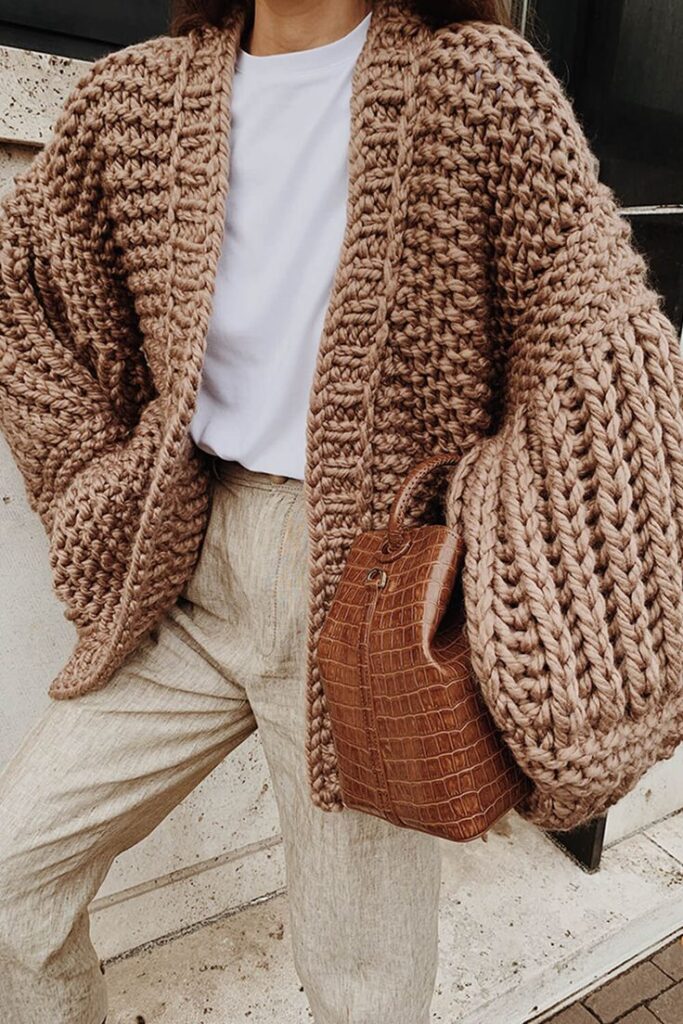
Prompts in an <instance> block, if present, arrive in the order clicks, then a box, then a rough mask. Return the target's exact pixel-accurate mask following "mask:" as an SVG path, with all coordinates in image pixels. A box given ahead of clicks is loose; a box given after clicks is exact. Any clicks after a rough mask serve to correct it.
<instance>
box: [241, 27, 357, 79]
mask: <svg viewBox="0 0 683 1024" xmlns="http://www.w3.org/2000/svg"><path fill="white" fill-rule="evenodd" d="M371 17H372V11H369V12H368V13H367V14H366V15H365V17H364V18H363V20H362V21H359V22H358V24H357V25H356V26H355V27H354V28H352V29H351V31H350V32H347V33H346V35H344V36H341V37H340V38H339V39H335V40H334V41H333V42H331V43H325V44H323V45H322V46H313V47H310V48H309V49H308V50H291V51H289V52H288V53H269V54H265V55H260V56H254V54H253V53H249V52H248V51H247V50H244V49H242V47H240V48H239V50H238V56H237V63H236V65H235V71H236V72H238V73H240V74H242V75H244V74H248V75H254V76H257V77H258V78H259V79H266V78H267V79H269V78H273V77H277V78H280V79H281V78H289V77H290V76H297V75H300V74H306V73H308V72H311V71H320V70H321V69H325V68H332V67H336V66H337V65H340V64H347V63H349V62H350V61H353V60H355V58H356V57H357V56H358V54H359V52H360V49H361V47H362V44H363V40H364V38H365V35H366V32H367V29H368V27H369V24H370V19H371Z"/></svg>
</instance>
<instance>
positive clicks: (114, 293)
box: [0, 0, 683, 828]
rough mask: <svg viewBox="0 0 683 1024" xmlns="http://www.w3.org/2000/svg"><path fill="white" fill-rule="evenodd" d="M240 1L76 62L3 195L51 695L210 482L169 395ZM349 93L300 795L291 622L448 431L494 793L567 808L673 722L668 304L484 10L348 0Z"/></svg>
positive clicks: (83, 669) (681, 462) (9, 431)
mask: <svg viewBox="0 0 683 1024" xmlns="http://www.w3.org/2000/svg"><path fill="white" fill-rule="evenodd" d="M243 19H244V13H243V10H238V11H237V12H236V13H235V14H234V15H233V16H232V17H231V20H230V22H229V23H228V24H227V25H226V26H225V27H224V28H223V29H220V30H219V29H213V28H207V29H204V30H201V31H197V32H193V33H192V34H191V35H190V36H188V37H185V38H182V39H170V38H167V37H160V38H157V39H153V40H150V41H149V42H147V43H144V44H139V45H136V46H132V47H129V48H127V49H125V50H123V51H120V52H119V53H116V54H113V55H110V56H107V57H105V58H102V59H101V60H99V61H97V62H95V64H94V65H93V66H92V67H91V68H90V69H89V70H88V72H87V73H86V75H85V77H84V78H83V79H82V80H81V82H80V83H79V85H78V86H77V87H76V89H75V90H74V91H73V93H72V95H71V97H70V98H69V101H68V103H67V105H66V108H65V110H64V113H63V115H62V116H61V118H60V119H59V122H58V124H57V125H56V128H55V133H54V137H53V139H52V140H51V141H50V143H49V144H48V146H47V147H46V148H45V149H44V150H43V151H42V152H41V154H40V155H39V156H38V157H37V159H36V160H35V161H34V163H33V164H32V166H31V167H30V168H29V169H28V171H27V172H25V173H24V174H23V175H21V177H20V178H19V179H17V184H16V188H15V190H14V191H13V193H12V194H11V195H10V196H9V197H8V198H6V199H5V201H4V203H3V207H2V217H1V218H0V273H1V287H0V412H1V419H2V426H3V429H4V431H5V433H6V436H7V439H8V441H9V443H10V445H11V447H12V450H13V453H14V456H15V458H16V460H17V463H18V465H19V467H20V469H21V471H22V473H23V476H24V479H25V481H26V488H27V493H28V496H29V500H30V502H31V505H32V507H33V508H34V509H35V510H36V511H37V512H38V514H39V515H40V516H41V518H42V520H43V523H44V525H45V528H46V530H47V531H48V534H49V537H50V558H51V565H52V569H53V573H54V579H55V587H56V591H57V593H58V594H59V596H60V597H61V598H62V599H63V600H64V601H65V602H66V606H67V612H66V614H67V615H68V616H69V617H70V618H72V619H73V621H74V623H75V625H76V628H77V630H78V643H77V645H76V648H75V650H74V653H73V655H72V656H71V658H70V659H69V661H68V662H67V664H66V665H65V666H64V668H63V669H62V671H61V672H60V673H59V675H58V676H57V678H56V679H55V680H54V681H53V682H52V685H51V687H50V693H51V695H52V696H53V697H57V698H61V697H72V696H76V695H77V694H80V693H83V692H85V691H87V690H91V689H94V688H96V687H100V686H103V685H105V684H106V682H107V681H108V680H109V679H110V677H111V675H112V673H113V671H114V670H115V668H116V667H117V666H118V665H119V664H120V663H121V661H122V660H123V659H124V658H125V656H126V654H127V653H128V652H129V651H131V650H132V649H133V648H134V647H135V646H136V644H137V642H138V641H139V639H140V637H141V636H142V635H143V633H144V632H145V631H146V630H147V629H149V628H151V626H153V625H154V623H155V622H157V621H158V620H159V618H160V617H161V616H162V615H163V614H164V612H165V610H166V609H167V608H168V607H169V606H170V605H171V603H172V602H173V601H174V600H175V598H176V597H177V595H178V593H179V592H180V590H181V588H182V585H183V583H184V581H185V580H186V579H187V577H188V575H189V574H190V573H191V572H192V569H193V567H194V565H195V564H196V558H197V554H198V551H199V547H200V544H201V539H202V536H203V532H204V529H205V527H206V522H207V517H208V508H209V503H210V497H211V495H210V483H209V480H210V478H209V476H208V474H207V472H206V466H205V465H204V460H203V458H202V457H201V455H200V454H199V453H198V451H197V450H196V449H195V448H194V446H193V444H192V442H191V440H190V438H189V435H188V425H189V422H190V419H191V416H192V412H193V410H194V403H195V399H196V393H197V389H198V385H199V380H200V374H201V367H202V361H203V355H204V344H205V337H206V328H207V325H208V319H209V315H210V311H211V299H212V290H213V281H214V275H215V270H216V264H217V259H218V253H219V249H220V242H221V233H222V225H223V214H224V208H225V197H226V192H227V184H228V166H229V165H228V159H229V127H230V117H229V109H230V90H231V81H232V71H233V67H234V59H235V55H236V48H237V46H238V45H239V40H240V34H241V29H242V25H243ZM351 114H352V133H351V135H352V141H351V146H350V152H349V157H350V164H349V173H350V177H349V199H348V223H347V230H346V236H345V240H344V244H343V248H342V253H341V258H340V262H339V266H338V269H337V275H336V278H335V283H334V287H333V293H332V297H331V300H330V304H329V309H328V311H327V317H326V321H325V326H324V328H323V332H322V337H321V339H320V350H319V356H318V365H317V369H316V375H315V380H314V385H313V390H312V394H311V403H310V409H309V419H308V435H307V466H306V480H305V486H306V497H307V510H308V523H309V531H310V553H311V557H310V564H309V566H308V572H309V580H310V607H309V622H308V691H309V724H310V729H309V745H308V757H309V763H310V777H311V786H312V794H313V797H314V799H315V800H316V802H317V803H319V804H320V806H322V807H325V808H328V809H334V808H339V807H340V806H341V798H340V793H339V786H338V780H337V774H336V762H335V753H334V745H333V742H332V737H331V734H330V728H329V719H328V715H327V709H326V706H325V698H324V694H323V691H322V687H321V683H320V677H319V673H318V668H317V664H316V643H317V637H318V634H319V630H320V627H321V625H322V622H323V620H324V617H325V613H326V610H327V608H328V607H329V602H330V600H331V597H332V595H333V594H334V590H335V587H336V584H337V582H338V580H339V576H340V574H341V570H342V568H343V564H344V559H345V555H346V552H347V551H348V548H349V545H350V543H351V541H352V540H353V537H354V536H355V535H356V533H357V532H358V530H359V529H367V528H371V527H379V526H383V525H384V524H385V522H386V517H387V514H388V510H389V506H390V504H391V500H392V498H393V496H394V493H395V491H396V489H397V487H398V486H399V484H400V482H401V481H402V479H403V478H404V476H405V474H406V472H407V470H408V468H409V467H410V466H411V465H412V464H413V463H414V462H415V461H417V460H418V459H420V458H424V457H425V456H426V455H428V454H430V453H432V452H435V451H451V450H460V449H461V450H462V451H463V452H464V456H463V459H462V461H461V463H460V464H459V465H458V467H457V468H456V470H455V472H453V473H452V475H451V477H450V480H449V481H448V482H447V483H446V482H443V489H442V490H441V491H439V498H440V499H443V509H444V511H445V514H446V518H447V520H448V522H450V523H453V524H457V525H459V526H460V528H461V529H462V530H463V532H464V536H465V542H466V559H465V577H464V594H465V602H466V612H467V621H468V631H469V636H470V642H471V646H472V656H473V663H474V668H475V672H476V674H477V676H478V678H479V680H480V682H481V685H482V689H483V693H484V696H485V699H486V701H487V703H488V705H489V707H490V709H491V712H492V714H493V716H494V718H495V720H496V722H497V723H498V725H499V727H500V728H501V730H502V732H503V735H504V737H505V739H506V741H507V742H508V743H509V744H510V746H511V749H512V750H513V753H514V754H515V756H516V758H517V760H518V761H519V763H520V765H521V767H522V768H523V769H524V770H525V771H526V772H527V774H529V776H530V777H531V778H532V779H533V781H534V783H535V787H534V791H533V794H532V797H531V798H530V800H529V802H528V803H527V804H526V805H525V806H524V807H522V808H521V811H522V813H523V814H524V816H525V817H527V818H528V819H529V820H532V821H534V822H536V823H538V824H540V825H544V826H546V827H552V828H569V827H572V826H573V825H576V824H578V823H580V822H583V821H585V820H587V819H588V818H589V817H591V816H592V815H595V814H598V813H600V812H602V811H604V809H605V808H606V807H607V806H609V805H610V804H611V803H612V802H614V801H615V800H616V799H617V798H618V797H620V796H621V795H623V794H624V793H626V792H627V791H628V790H629V789H630V788H632V786H633V785H634V783H635V782H636V781H637V779H638V778H639V777H640V776H641V775H642V774H643V773H644V771H645V770H646V769H647V768H648V767H649V766H650V765H652V764H653V763H654V762H655V761H657V760H658V759H661V758H664V757H667V756H669V755H670V754H671V753H672V752H673V749H674V747H675V746H676V745H677V743H678V742H679V741H680V738H681V728H682V719H683V697H682V687H681V660H682V655H683V652H682V650H681V644H682V643H683V639H682V638H683V629H682V628H681V627H682V625H683V621H682V620H683V578H682V566H683V550H682V547H683V545H682V540H681V530H682V528H683V403H682V395H683V361H682V360H681V357H680V355H679V351H678V340H677V338H676V333H675V330H674V328H673V325H672V324H671V323H670V322H669V320H668V319H667V318H666V316H665V314H664V312H663V309H662V302H661V299H660V297H659V296H658V294H657V293H656V291H655V290H654V289H653V287H652V284H651V282H650V281H649V278H648V268H647V266H646V264H645V262H644V260H643V258H642V256H641V255H640V253H639V252H638V251H637V250H636V248H635V246H634V244H633V240H632V237H631V230H630V227H629V225H628V223H627V222H626V221H625V220H624V219H623V218H622V217H621V216H620V214H619V212H618V210H617V206H616V202H615V197H614V195H613V193H612V192H611V191H610V189H609V188H608V187H607V186H605V185H604V184H602V183H600V182H599V181H598V179H597V176H596V172H595V166H594V159H593V155H592V153H591V151H590V148H589V145H588V142H587V140H586V138H585V136H584V134H583V132H582V129H581V127H580V125H579V123H578V121H577V118H576V116H575V113H574V111H573V108H572V106H571V103H570V101H569V98H568V97H567V95H566V94H565V92H564V90H563V87H562V86H561V84H560V83H559V82H558V81H557V79H555V77H554V76H553V74H552V73H551V71H550V69H549V67H548V65H547V63H546V62H545V60H544V59H543V58H542V57H541V56H540V55H539V54H538V53H537V52H536V51H535V50H534V49H533V47H532V46H531V45H530V44H529V43H528V42H526V41H525V40H524V39H522V38H521V37H520V36H519V35H518V34H517V33H515V32H514V31H512V30H511V29H506V28H503V27H500V26H492V25H487V24H485V23H482V22H469V23H464V24H461V25H453V26H450V27H448V28H445V29H439V30H438V31H435V32H434V31H430V30H429V29H427V28H426V26H424V25H423V24H422V23H421V22H420V21H419V19H418V18H417V16H416V15H415V14H414V13H411V12H410V9H409V7H408V6H407V5H403V4H402V3H401V2H400V0H376V4H375V11H374V14H373V18H372V21H371V24H370V28H369V32H368V36H367V39H366V42H365V46H364V48H363V51H362V53H361V55H360V57H359V60H358V62H357V65H356V69H355V77H354V94H353V99H352V111H351ZM422 511H423V512H424V514H425V515H426V514H427V506H425V507H424V508H423V509H422ZM414 516H415V518H416V520H417V519H418V518H419V516H420V509H416V510H415V511H414ZM302 571H303V567H302ZM302 756H303V751H302Z"/></svg>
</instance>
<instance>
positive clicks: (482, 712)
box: [318, 454, 530, 842]
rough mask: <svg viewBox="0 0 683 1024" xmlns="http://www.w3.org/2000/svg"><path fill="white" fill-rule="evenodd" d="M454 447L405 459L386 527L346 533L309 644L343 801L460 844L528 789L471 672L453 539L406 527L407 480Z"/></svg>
mask: <svg viewBox="0 0 683 1024" xmlns="http://www.w3.org/2000/svg"><path fill="white" fill-rule="evenodd" d="M457 458H458V456H454V455H450V454H438V455H433V456H431V457H430V458H428V459H425V460H424V461H422V462H420V463H418V464H417V465H416V466H414V467H413V468H412V470H411V472H410V473H409V475H408V476H407V478H406V480H405V481H404V483H403V486H402V487H401V488H400V490H399V491H398V493H397V495H396V497H395V499H394V502H393V505H392V508H391V512H390V515H389V520H388V524H387V528H386V530H370V531H366V532H362V533H360V534H359V535H358V536H357V537H356V538H355V540H354V542H353V544H352V546H351V548H350V551H349V554H348V556H347V560H346V564H345V566H344V570H343V573H342V576H341V579H340V581H339V584H338V587H337V590H336V592H335V595H334V598H333V600H332V603H331V605H330V608H329V611H328V614H327V616H326V619H325V622H324V624H323V627H322V631H321V634H320V637H319V642H318V665H319V668H320V673H321V678H322V683H323V689H324V692H325V697H326V700H327V704H328V708H329V714H330V722H331V728H332V738H333V741H334V745H335V750H336V754H337V762H338V771H339V780H340V787H341V792H342V800H343V802H344V804H345V805H346V806H347V807H352V808H355V809H356V810H359V811H365V812H367V813H369V814H374V815H377V816H379V817H381V818H385V819H386V820H387V821H390V822H392V823H393V824H394V825H400V826H403V827H406V828H413V829H418V830H419V831H422V832H430V833H433V834H434V835H438V836H443V837H445V838H446V839H453V840H455V841H457V842H465V841H467V840H470V839H475V838H477V837H478V836H481V835H482V834H483V833H485V832H486V830H487V829H488V828H490V826H491V825H492V824H493V823H494V822H495V821H496V820H497V819H498V818H499V817H500V816H501V815H503V814H504V813H505V812H506V811H508V810H509V809H510V808H511V807H513V806H515V804H517V803H519V801H520V800H521V799H522V798H523V797H524V796H525V795H526V794H527V792H528V791H529V789H530V782H529V780H528V779H527V777H526V776H525V775H523V774H522V772H521V771H520V769H519V768H518V767H517V765H516V762H515V761H514V759H513V758H512V755H511V754H510V752H509V750H508V748H507V746H506V745H505V744H504V742H503V741H502V739H501V737H500V735H499V733H498V731H497V729H496V726H495V724H494V722H493V720H492V718H491V716H490V714H489V711H488V709H487V707H486V705H485V703H484V701H483V698H482V696H481V690H480V687H479V685H478V683H477V680H476V679H475V677H474V675H473V673H472V669H471V664H470V654H469V644H468V640H467V635H466V625H465V612H464V601H463V595H462V584H461V569H462V563H463V557H464V542H463V539H462V538H461V536H460V535H459V534H458V532H457V531H456V530H454V529H453V528H451V527H448V526H445V525H439V524H436V525H431V524H429V525H418V526H415V527H410V528H409V527H406V526H405V524H404V521H403V520H404V516H405V510H406V508H407V507H408V502H409V501H410V500H411V497H412V495H413V494H414V491H415V489H416V487H417V486H418V484H420V483H421V482H422V481H423V480H424V478H425V477H426V476H427V474H429V473H431V472H432V471H433V470H434V469H435V468H436V467H439V466H446V465H449V464H453V463H454V462H456V461H457Z"/></svg>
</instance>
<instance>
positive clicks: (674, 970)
mask: <svg viewBox="0 0 683 1024" xmlns="http://www.w3.org/2000/svg"><path fill="white" fill-rule="evenodd" d="M652 962H653V963H654V964H656V965H657V967H659V969H660V971H664V973H665V974H668V975H669V977H670V978H673V980H674V981H683V940H681V939H679V940H678V941H677V942H672V943H671V944H670V945H668V946H666V948H665V949H663V950H661V952H659V953H656V954H655V955H654V956H653V957H652ZM681 1019H682V1020H683V1018H681Z"/></svg>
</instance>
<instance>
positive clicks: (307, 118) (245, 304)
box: [190, 13, 371, 480]
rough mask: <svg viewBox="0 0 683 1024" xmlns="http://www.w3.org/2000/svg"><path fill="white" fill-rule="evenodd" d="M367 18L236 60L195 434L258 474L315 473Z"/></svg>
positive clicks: (212, 448)
mask: <svg viewBox="0 0 683 1024" xmlns="http://www.w3.org/2000/svg"><path fill="white" fill-rule="evenodd" d="M370 18H371V13H370V14H368V15H367V16H366V17H365V18H364V19H363V21H361V22H360V23H359V24H358V25H357V26H356V27H355V28H354V29H352V31H351V32H349V33H348V34H347V35H345V36H343V37H342V38H340V39H337V40H335V41H334V42H332V43H328V44H327V45H325V46H317V47H314V48H312V49H309V50H297V51H295V52H291V53H283V54H272V55H268V56H263V57H257V56H253V55H252V54H249V53H247V52H246V51H244V50H240V51H239V53H238V56H237V62H236V66H235V75H234V78H233V92H232V104H231V114H232V126H231V145H230V171H229V174H230V180H229V188H228V197H227V205H226V217H225V231H224V236H223V244H222V249H221V255H220V260H219V264H218V270H217V276H216V285H215V292H214V296H213V309H212V315H211V320H210V324H209V330H208V336H207V350H206V357H205V361H204V366H203V371H202V379H201V382H200V389H199V394H198V398H197V407H196V410H195V413H194V416H193V419H192V423H191V425H190V433H191V435H192V437H193V439H194V441H195V443H196V444H198V445H199V446H200V447H201V448H204V449H205V450H206V451H209V452H213V453H215V454H217V455H220V456H221V457H222V458H224V459H234V460H236V461H238V462H241V463H242V465H244V466H246V467H247V468H248V469H253V470H259V471H261V472H267V473H278V474H284V475H286V476H291V477H295V478H298V479H301V480H302V479H303V478H304V463H305V452H306V418H307V413H308V405H309V393H310V389H311V385H312V382H313V373H314V369H315V364H316V358H317V353H318V345H319V341H320V335H321V332H322V328H323V322H324V318H325V313H326V310H327V306H328V303H329V299H330V292H331V288H332V282H333V278H334V274H335V271H336V268H337V263H338V261H339V256H340V250H341V244H342V241H343V236H344V230H345V225H346V200H347V182H348V166H347V159H348V146H349V129H350V100H351V79H352V74H353V69H354V65H355V62H356V59H357V57H358V54H359V53H360V50H361V48H362V45H363V42H364V40H365V37H366V33H367V30H368V27H369V22H370Z"/></svg>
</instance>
